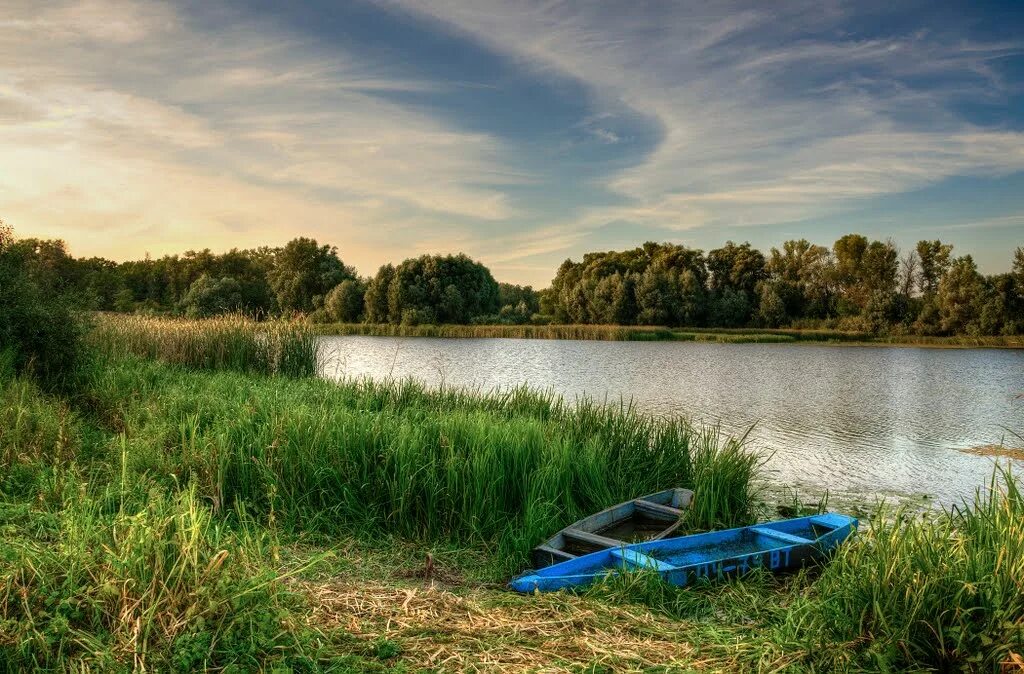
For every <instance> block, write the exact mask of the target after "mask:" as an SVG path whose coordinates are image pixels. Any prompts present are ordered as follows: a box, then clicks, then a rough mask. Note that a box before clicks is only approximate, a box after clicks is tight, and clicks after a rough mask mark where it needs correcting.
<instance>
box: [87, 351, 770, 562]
mask: <svg viewBox="0 0 1024 674" xmlns="http://www.w3.org/2000/svg"><path fill="white" fill-rule="evenodd" d="M84 400H85V404H86V405H87V406H88V408H89V409H90V413H91V414H93V415H95V416H96V418H98V419H99V420H101V422H102V423H104V424H105V425H107V426H109V427H111V428H124V429H126V434H127V435H126V437H127V440H126V441H127V443H128V449H127V451H126V455H127V457H128V458H127V466H128V470H129V472H130V473H131V474H132V475H133V476H134V479H137V480H147V479H153V480H163V481H164V482H166V483H168V485H170V483H171V482H172V481H173V484H175V485H177V484H188V485H194V487H195V488H196V490H197V493H198V494H199V495H200V496H201V497H203V498H205V499H207V500H208V501H209V502H210V503H211V504H212V505H213V508H214V510H215V511H218V512H230V511H233V510H236V509H238V508H245V509H246V511H247V512H250V513H252V514H254V515H260V516H262V517H264V518H269V517H273V518H275V520H276V521H278V522H280V523H282V524H283V525H286V526H288V527H290V528H291V529H292V530H295V531H306V532H310V531H319V532H325V533H338V532H346V533H353V532H355V533H358V534H360V535H371V536H373V535H380V534H384V533H386V534H397V535H400V536H405V537H413V538H416V539H420V540H426V541H430V540H443V541H452V542H461V543H467V544H472V545H476V546H484V547H485V548H487V549H489V550H491V551H492V552H494V553H495V554H494V561H495V569H496V571H497V573H498V574H499V575H500V574H503V573H507V572H510V571H511V570H514V569H516V568H519V567H520V566H521V565H522V564H523V563H525V561H526V558H527V553H528V551H529V549H530V548H531V547H532V546H533V545H535V544H537V543H538V542H539V541H540V540H542V539H543V538H545V537H546V536H548V535H550V533H551V532H552V531H554V530H557V529H559V528H561V527H562V526H565V525H567V524H569V523H571V522H572V521H574V520H576V519H578V518H580V517H582V516H584V515H586V514H589V513H591V512H594V511H595V510H599V509H601V508H603V507H606V506H608V505H611V504H612V503H615V502H618V501H622V500H626V499H629V498H633V497H635V496H636V495H637V494H640V493H646V492H652V491H657V490H659V489H663V488H666V487H669V486H677V485H678V486H684V487H690V488H693V489H695V490H696V491H698V494H700V495H699V496H698V498H697V502H698V504H699V505H697V506H695V509H694V512H693V514H692V517H691V518H690V519H688V524H690V525H691V526H695V527H707V526H713V525H735V524H743V523H747V522H749V521H751V519H752V518H753V517H754V508H755V505H754V503H755V498H754V494H753V489H754V488H753V486H752V485H753V479H754V477H755V474H756V472H757V469H758V466H759V461H760V459H759V458H758V456H757V455H755V454H753V453H751V452H748V451H747V450H746V448H745V447H744V446H743V443H742V442H741V441H738V440H733V439H728V438H723V437H720V436H719V434H718V432H717V431H716V430H715V429H705V428H698V427H694V426H691V425H690V424H688V423H687V422H686V421H685V420H682V419H670V420H660V419H655V418H652V417H648V416H644V415H642V414H639V413H637V412H636V411H635V410H633V409H631V408H629V407H608V406H604V405H596V404H591V403H587V402H585V401H584V402H581V403H579V404H574V405H569V404H566V403H564V402H562V401H561V399H558V398H554V397H550V396H545V395H537V394H533V393H531V392H529V391H528V390H525V389H514V390H511V391H507V392H504V393H500V394H497V395H492V396H474V395H470V394H468V393H465V392H461V391H456V390H441V391H438V392H433V391H427V390H425V389H423V388H422V387H420V386H418V385H416V384H413V383H411V382H392V383H385V384H382V383H373V382H348V383H344V384H340V385H339V384H335V383H330V382H324V381H319V380H283V379H276V380H275V379H266V378H257V377H251V376H246V375H242V374H238V373H234V372H226V371H225V372H219V373H215V374H210V373H197V372H188V371H183V370H177V369H170V368H167V367H165V366H162V365H159V364H156V363H152V362H142V361H138V360H134V359H114V360H110V361H107V362H105V363H103V364H102V365H101V366H97V367H96V369H95V372H94V373H93V376H92V379H91V383H90V385H89V394H88V396H86V397H85V398H84ZM169 476H173V478H172V477H169Z"/></svg>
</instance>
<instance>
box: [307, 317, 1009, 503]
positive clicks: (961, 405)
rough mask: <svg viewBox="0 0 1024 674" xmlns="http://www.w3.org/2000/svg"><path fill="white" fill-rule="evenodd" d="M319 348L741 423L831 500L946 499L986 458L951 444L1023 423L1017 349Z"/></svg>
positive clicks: (997, 436) (375, 363)
mask: <svg viewBox="0 0 1024 674" xmlns="http://www.w3.org/2000/svg"><path fill="white" fill-rule="evenodd" d="M321 358H322V372H323V374H324V376H327V377H331V378H341V377H347V378H361V377H372V378H375V379H384V378H389V377H392V378H398V379H401V378H406V377H411V378H414V379H417V380H419V381H422V382H424V383H426V384H427V385H430V386H437V385H441V384H444V385H454V386H460V387H472V388H477V389H482V390H490V389H494V388H498V387H501V388H504V387H508V386H512V385H516V384H522V383H526V384H529V385H530V386H532V387H535V388H538V389H543V390H550V391H554V392H556V393H558V394H560V395H562V396H564V397H566V398H567V399H569V400H572V399H574V398H577V397H580V396H589V397H592V398H596V399H599V400H606V401H609V402H616V403H617V402H619V401H620V400H625V401H632V402H633V404H635V405H636V406H637V407H638V408H640V409H641V410H643V411H645V412H649V413H652V414H658V415H684V416H687V417H689V418H690V419H691V420H693V421H696V422H704V423H712V424H720V425H721V427H722V429H723V430H724V431H726V432H728V433H734V434H739V433H744V432H746V431H747V430H748V429H750V428H751V427H752V430H751V433H750V436H749V438H750V442H751V445H752V446H753V447H755V448H756V449H758V450H760V451H763V452H765V453H770V454H771V458H770V459H769V460H768V462H767V464H766V472H767V475H768V477H769V478H770V479H771V481H772V482H774V483H775V484H778V485H786V486H793V487H796V488H798V489H799V490H800V491H802V492H803V493H804V494H810V495H812V496H817V495H820V494H821V493H822V492H824V491H825V490H828V492H829V493H830V494H831V496H832V498H836V499H838V500H839V501H840V502H841V501H844V500H847V499H853V500H857V501H865V500H872V499H874V498H875V497H878V496H881V497H886V498H895V499H897V500H900V499H905V498H923V497H929V498H931V499H934V500H935V501H936V502H938V503H941V504H950V503H955V502H957V501H959V500H960V499H961V498H962V497H965V496H969V495H970V494H971V493H973V491H974V490H975V488H977V487H979V486H982V485H984V484H986V483H987V481H988V479H989V477H990V476H991V474H992V465H993V461H994V459H992V458H988V457H983V456H976V455H972V454H967V453H964V452H962V451H958V450H961V449H965V448H970V447H976V446H979V445H986V444H990V443H999V442H1001V441H1005V444H1006V445H1007V446H1019V445H1020V444H1022V441H1021V440H1019V439H1018V438H1016V437H1014V436H1013V435H1012V434H1011V433H1010V432H1009V430H1007V429H1010V430H1013V431H1016V432H1018V433H1021V434H1022V435H1024V400H1021V399H1020V398H1018V396H1019V395H1020V394H1021V393H1024V351H1013V350H996V349H925V348H911V347H877V346H829V345H807V344H799V345H792V344H712V343H699V342H697V343H694V342H602V341H567V340H544V339H537V340H529V339H434V338H392V337H359V336H346V337H324V338H322V342H321ZM1020 468H1021V469H1024V466H1020Z"/></svg>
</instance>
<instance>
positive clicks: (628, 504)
mask: <svg viewBox="0 0 1024 674" xmlns="http://www.w3.org/2000/svg"><path fill="white" fill-rule="evenodd" d="M692 501H693V492H692V491H690V490H689V489H681V488H679V487H676V488H673V489H665V490H662V491H659V492H656V493H654V494H648V495H647V496H641V497H640V498H637V499H633V500H630V501H624V502H622V503H620V504H618V505H614V506H612V507H610V508H605V509H604V510H602V511H601V512H599V513H595V514H593V515H591V516H589V517H584V518H583V519H581V520H580V521H578V522H575V523H573V524H571V525H569V526H567V527H566V528H564V529H562V530H561V531H559V532H558V533H557V534H555V535H554V536H552V537H551V538H549V539H548V540H546V541H544V543H542V544H541V545H538V546H537V547H536V548H534V549H533V565H534V568H537V569H542V568H544V567H546V566H551V565H552V564H557V563H559V562H565V561H568V560H570V559H576V558H577V557H579V556H580V555H585V554H588V553H591V552H596V551H598V550H606V549H608V548H618V547H621V546H623V545H628V544H630V543H640V542H641V541H654V540H659V539H662V538H665V537H666V536H668V535H669V534H671V533H673V532H674V531H675V530H676V529H677V528H678V527H679V524H680V522H681V521H682V519H681V518H682V515H683V513H684V512H685V510H686V508H687V507H689V505H690V503H691V502H692Z"/></svg>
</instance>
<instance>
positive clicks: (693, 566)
mask: <svg viewBox="0 0 1024 674" xmlns="http://www.w3.org/2000/svg"><path fill="white" fill-rule="evenodd" d="M856 529H857V520H856V518H853V517H849V516H847V515H841V514H839V513H824V514H821V515H812V516H810V517H797V518H795V519H788V520H777V521H774V522H766V523H764V524H757V525H754V526H749V527H740V528H738V529H726V530H723V531H711V532H708V533H703V534H693V535H690V536H677V537H674V538H663V539H661V540H656V541H646V542H643V543H635V544H632V545H620V546H618V547H610V548H606V549H604V550H599V551H597V552H592V553H590V554H587V555H581V556H579V557H576V558H574V559H569V560H566V561H564V562H559V563H558V564H553V565H551V566H548V567H545V568H542V569H537V570H531V571H527V572H526V573H524V574H522V575H520V576H518V577H517V578H514V579H513V580H512V582H511V583H509V586H510V587H511V588H512V589H513V590H516V591H517V592H527V593H529V592H551V591H554V590H561V589H563V588H567V587H583V586H586V585H588V584H590V583H593V582H594V581H597V580H601V579H603V578H605V577H607V576H609V575H617V574H619V573H622V572H628V571H640V570H644V569H647V570H650V571H653V572H655V573H657V574H658V575H660V576H661V577H662V578H663V579H664V580H666V581H667V582H669V583H672V584H673V585H680V586H685V585H689V584H691V583H693V582H695V581H697V580H699V579H701V578H708V579H717V578H721V577H724V576H734V575H742V574H744V573H746V572H748V571H750V570H752V569H755V568H758V567H761V568H765V569H769V570H771V571H774V572H782V571H790V570H794V569H796V568H798V567H800V566H801V565H803V564H804V563H806V562H808V561H811V560H821V559H824V558H826V557H827V556H828V555H829V554H830V553H831V552H832V551H833V550H834V549H835V548H836V547H837V546H838V545H839V544H840V543H842V542H843V541H845V540H846V539H847V538H848V537H849V536H850V535H851V534H853V532H854V531H856Z"/></svg>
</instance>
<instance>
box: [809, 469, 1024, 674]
mask: <svg viewBox="0 0 1024 674" xmlns="http://www.w3.org/2000/svg"><path fill="white" fill-rule="evenodd" d="M797 615H798V616H800V618H802V619H809V622H810V624H813V625H814V627H813V628H812V629H813V630H814V631H820V632H819V633H820V634H821V635H823V636H824V638H825V640H826V642H828V643H831V644H836V643H841V644H844V645H845V648H844V649H842V650H840V649H836V648H835V647H834V646H833V647H832V648H830V649H828V651H825V652H830V653H831V655H830V657H829V658H827V660H828V661H829V663H830V666H831V665H839V664H844V663H847V662H848V661H851V660H852V661H859V662H862V663H870V664H872V665H873V666H877V667H880V668H886V669H889V670H901V669H904V668H907V667H922V666H923V667H928V668H934V669H936V670H939V671H957V670H961V671H963V670H966V671H972V670H973V671H996V670H998V667H999V665H1000V663H1003V662H1007V661H1008V660H1009V657H1010V654H1011V653H1016V654H1017V655H1021V654H1024V491H1022V490H1021V484H1020V482H1019V481H1018V480H1017V478H1016V477H1015V476H1014V475H1013V474H1012V472H1011V471H1010V470H1009V469H1008V468H998V467H997V469H996V472H995V474H994V475H993V478H992V482H991V484H990V485H989V488H988V489H985V490H979V492H978V493H977V495H976V496H975V498H974V499H973V500H972V501H970V502H968V503H966V504H964V505H963V506H962V507H959V508H954V509H952V510H951V511H949V512H945V513H942V514H939V515H936V514H924V515H915V514H911V513H909V512H907V511H905V510H904V511H899V512H897V513H895V516H893V514H892V513H885V512H884V511H881V512H880V513H879V514H878V515H876V516H875V517H874V518H873V519H872V520H871V521H870V523H869V525H868V529H867V531H865V532H862V535H861V537H860V540H859V541H857V542H856V543H854V544H853V545H847V546H845V547H843V548H841V549H840V550H839V552H838V554H837V555H836V556H835V558H834V559H833V560H832V562H831V563H830V564H829V565H828V566H827V567H826V568H825V569H824V570H823V572H822V576H821V578H820V580H818V582H817V583H816V585H815V587H814V599H813V601H812V602H810V603H809V604H808V605H807V606H805V607H804V609H803V610H802V611H800V612H798V614H797ZM822 654H824V652H823V653H822Z"/></svg>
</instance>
